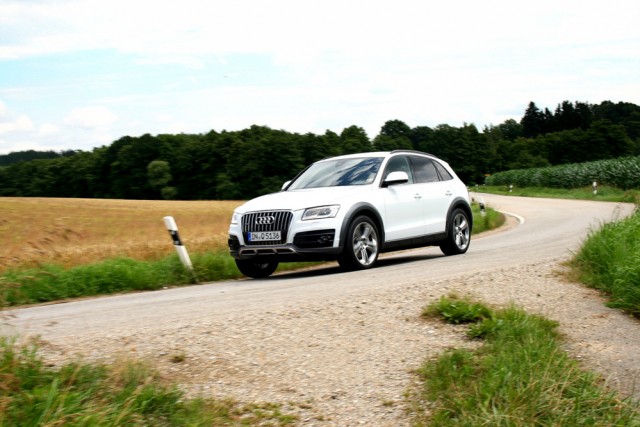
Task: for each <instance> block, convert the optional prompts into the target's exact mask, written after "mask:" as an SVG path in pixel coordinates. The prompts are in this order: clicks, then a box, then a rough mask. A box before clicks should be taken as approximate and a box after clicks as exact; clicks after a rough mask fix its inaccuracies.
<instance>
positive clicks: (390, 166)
mask: <svg viewBox="0 0 640 427" xmlns="http://www.w3.org/2000/svg"><path fill="white" fill-rule="evenodd" d="M391 172H406V173H407V175H409V184H413V177H412V175H411V166H409V159H407V158H406V157H405V156H395V157H392V158H391V159H390V160H389V163H387V167H386V168H385V170H384V179H386V178H387V176H388V175H389V174H390V173H391Z"/></svg>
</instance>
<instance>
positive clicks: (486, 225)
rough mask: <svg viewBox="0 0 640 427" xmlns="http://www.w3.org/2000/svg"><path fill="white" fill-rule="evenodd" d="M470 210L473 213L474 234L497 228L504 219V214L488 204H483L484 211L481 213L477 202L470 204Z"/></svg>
mask: <svg viewBox="0 0 640 427" xmlns="http://www.w3.org/2000/svg"><path fill="white" fill-rule="evenodd" d="M471 212H472V214H473V234H474V235H475V234H479V233H482V232H484V231H489V230H493V229H494V228H498V227H500V226H501V225H502V224H504V221H505V216H504V215H503V214H501V213H500V212H498V211H496V210H495V209H492V208H491V207H489V206H485V213H484V215H483V214H482V212H481V210H480V205H479V204H478V203H472V204H471Z"/></svg>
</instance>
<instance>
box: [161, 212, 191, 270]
mask: <svg viewBox="0 0 640 427" xmlns="http://www.w3.org/2000/svg"><path fill="white" fill-rule="evenodd" d="M163 219H164V225H165V226H166V227H167V230H169V235H171V240H173V246H175V248H176V252H178V257H179V258H180V261H181V262H182V265H184V266H185V268H186V269H187V270H189V271H193V264H191V259H190V258H189V254H188V253H187V249H186V248H185V247H184V245H183V244H182V241H181V240H180V235H179V234H178V226H177V225H176V221H175V220H174V219H173V217H172V216H165V217H164V218H163Z"/></svg>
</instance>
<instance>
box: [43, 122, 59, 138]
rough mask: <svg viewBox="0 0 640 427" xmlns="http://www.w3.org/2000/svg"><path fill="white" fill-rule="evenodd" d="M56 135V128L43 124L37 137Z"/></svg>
mask: <svg viewBox="0 0 640 427" xmlns="http://www.w3.org/2000/svg"><path fill="white" fill-rule="evenodd" d="M58 133H60V129H59V128H58V126H55V125H52V124H51V123H45V124H43V125H42V126H40V128H39V129H38V135H39V136H51V135H56V134H58Z"/></svg>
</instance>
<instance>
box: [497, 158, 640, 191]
mask: <svg viewBox="0 0 640 427" xmlns="http://www.w3.org/2000/svg"><path fill="white" fill-rule="evenodd" d="M593 181H597V182H598V184H599V185H608V186H611V187H617V188H622V189H630V188H640V156H636V157H623V158H619V159H612V160H598V161H595V162H587V163H573V164H567V165H559V166H552V167H546V168H531V169H515V170H510V171H504V172H498V173H496V174H494V175H491V176H489V177H487V179H486V182H485V183H486V184H487V185H491V186H495V185H511V184H513V185H516V186H519V187H552V188H580V187H586V186H590V185H591V184H592V183H593Z"/></svg>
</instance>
